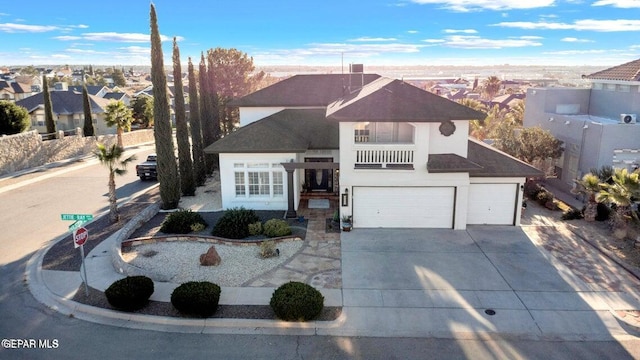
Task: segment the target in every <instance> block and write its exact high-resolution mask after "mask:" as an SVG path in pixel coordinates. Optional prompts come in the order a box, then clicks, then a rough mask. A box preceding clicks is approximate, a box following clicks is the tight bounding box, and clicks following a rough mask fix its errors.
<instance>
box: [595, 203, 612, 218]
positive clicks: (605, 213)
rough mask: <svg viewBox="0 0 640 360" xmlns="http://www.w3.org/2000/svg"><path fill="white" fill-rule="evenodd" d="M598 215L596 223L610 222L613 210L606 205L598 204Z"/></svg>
mask: <svg viewBox="0 0 640 360" xmlns="http://www.w3.org/2000/svg"><path fill="white" fill-rule="evenodd" d="M596 210H597V215H596V221H607V220H609V215H610V214H611V208H609V206H607V204H604V203H598V205H597V206H596Z"/></svg>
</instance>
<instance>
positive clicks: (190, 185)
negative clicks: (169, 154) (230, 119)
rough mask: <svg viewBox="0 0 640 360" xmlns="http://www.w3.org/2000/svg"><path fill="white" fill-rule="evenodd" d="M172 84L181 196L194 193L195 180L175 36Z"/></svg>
mask: <svg viewBox="0 0 640 360" xmlns="http://www.w3.org/2000/svg"><path fill="white" fill-rule="evenodd" d="M173 84H174V87H175V92H174V94H173V95H174V98H175V112H176V137H177V140H178V165H179V166H180V189H181V190H182V195H183V196H193V195H195V194H196V182H195V180H194V178H193V162H192V161H191V145H190V144H189V127H188V126H187V119H186V118H185V116H186V115H185V113H184V111H185V105H184V89H183V88H182V67H181V66H180V49H179V48H178V43H177V42H176V38H175V37H174V38H173Z"/></svg>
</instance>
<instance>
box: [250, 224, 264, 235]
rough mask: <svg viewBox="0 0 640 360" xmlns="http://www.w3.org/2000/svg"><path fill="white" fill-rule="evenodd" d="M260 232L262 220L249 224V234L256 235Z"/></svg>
mask: <svg viewBox="0 0 640 360" xmlns="http://www.w3.org/2000/svg"><path fill="white" fill-rule="evenodd" d="M260 234H262V222H260V221H256V222H254V223H253V224H249V235H251V236H256V235H260Z"/></svg>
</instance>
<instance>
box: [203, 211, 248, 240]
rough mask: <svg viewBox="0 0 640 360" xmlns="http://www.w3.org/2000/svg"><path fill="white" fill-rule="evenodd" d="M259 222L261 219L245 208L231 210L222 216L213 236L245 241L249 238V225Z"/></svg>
mask: <svg viewBox="0 0 640 360" xmlns="http://www.w3.org/2000/svg"><path fill="white" fill-rule="evenodd" d="M257 221H260V218H259V217H258V215H256V213H255V211H253V210H247V209H245V208H243V207H240V208H233V209H229V210H227V211H225V212H224V214H222V217H221V218H220V220H218V222H217V223H216V225H215V226H214V227H213V231H212V232H211V234H212V235H214V236H220V237H224V238H228V239H243V238H246V237H247V236H249V224H253V223H255V222H257Z"/></svg>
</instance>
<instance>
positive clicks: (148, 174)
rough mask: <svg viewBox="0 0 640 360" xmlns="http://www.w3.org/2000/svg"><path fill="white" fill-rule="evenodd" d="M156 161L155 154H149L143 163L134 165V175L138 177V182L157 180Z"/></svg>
mask: <svg viewBox="0 0 640 360" xmlns="http://www.w3.org/2000/svg"><path fill="white" fill-rule="evenodd" d="M156 159H157V157H156V154H149V155H148V156H147V160H146V161H145V162H143V163H142V164H138V165H136V174H137V175H138V177H140V180H146V179H157V178H158V171H157V166H158V163H157V162H156Z"/></svg>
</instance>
